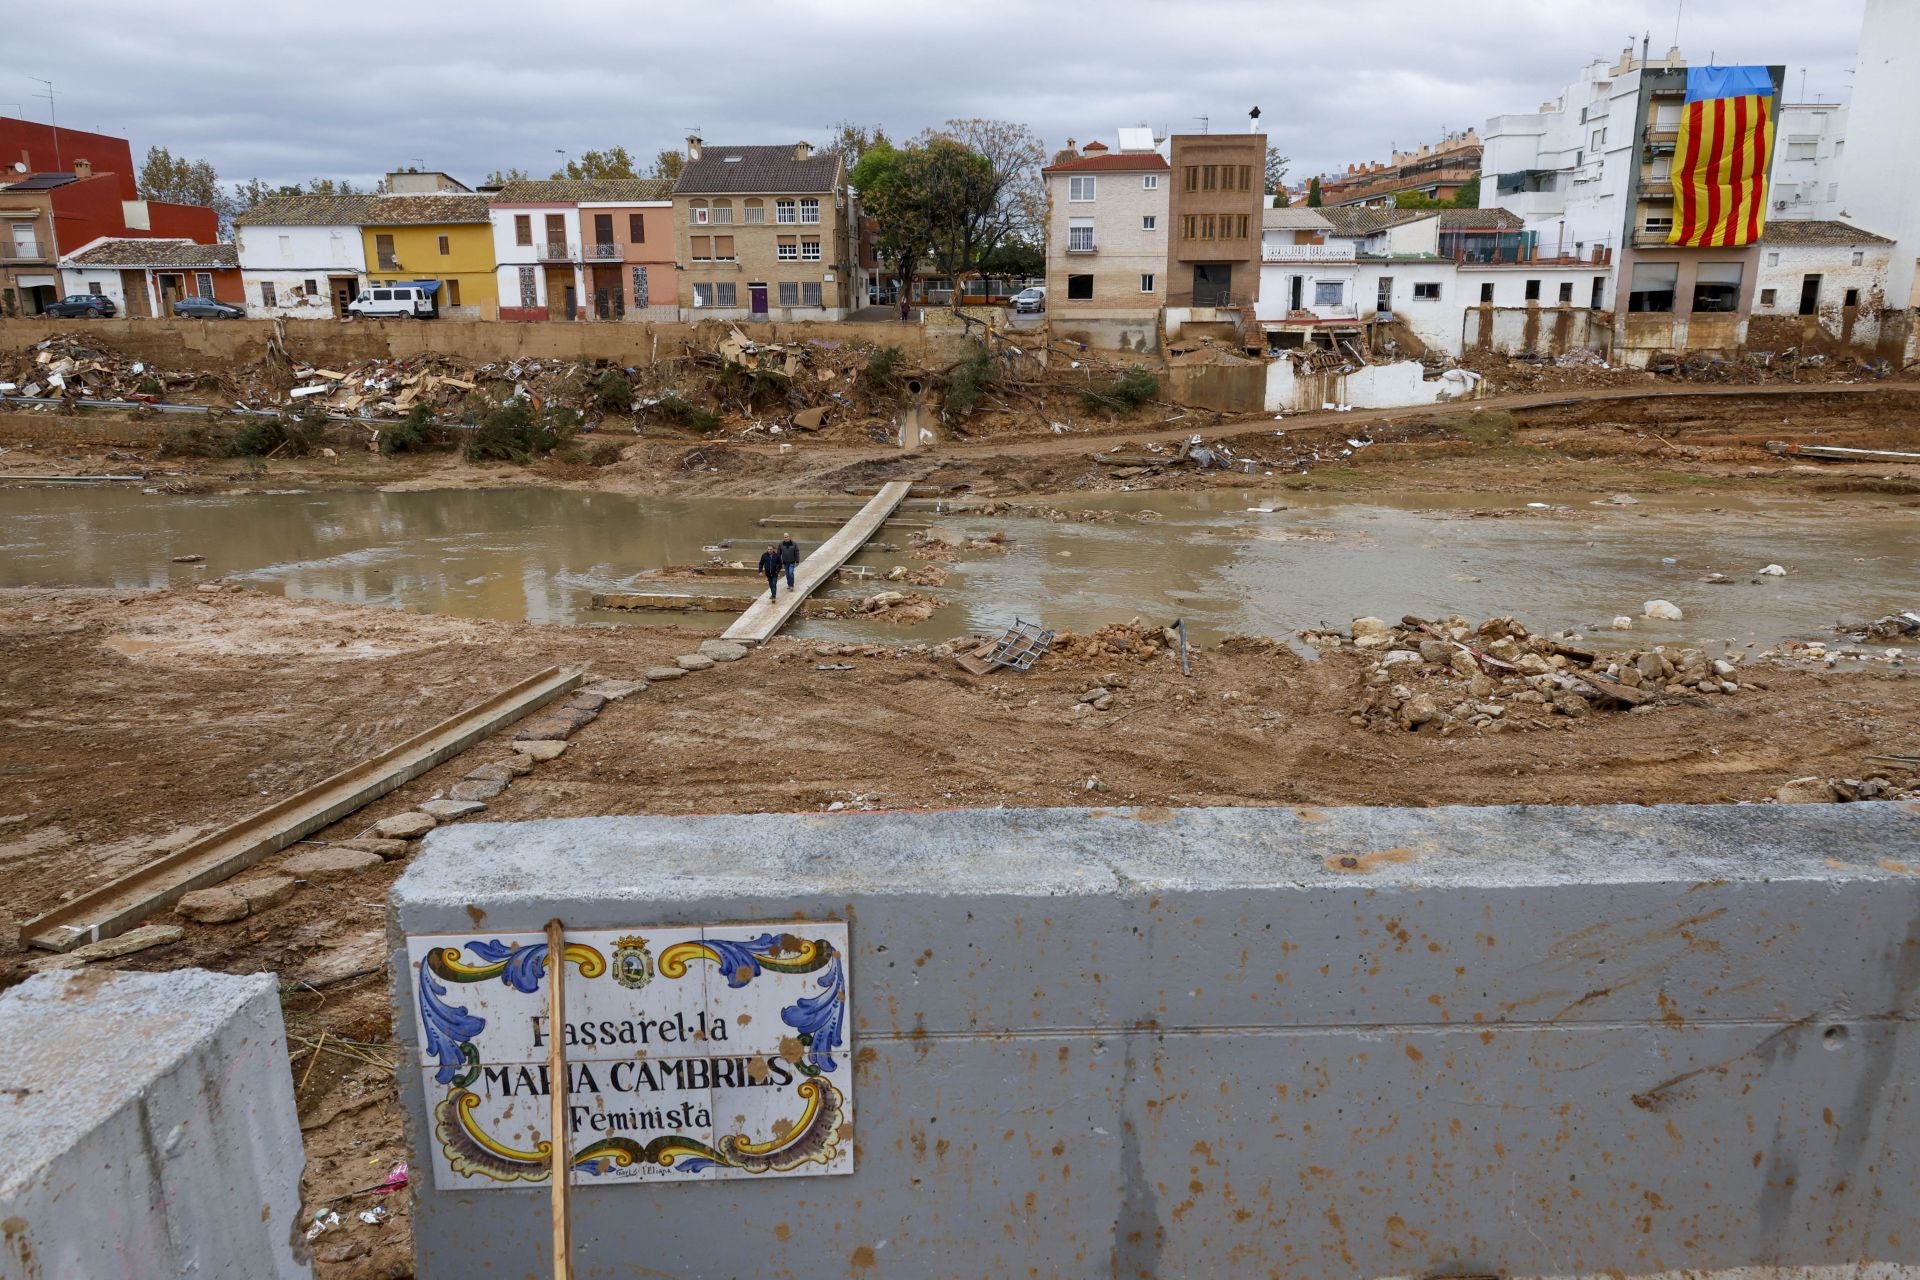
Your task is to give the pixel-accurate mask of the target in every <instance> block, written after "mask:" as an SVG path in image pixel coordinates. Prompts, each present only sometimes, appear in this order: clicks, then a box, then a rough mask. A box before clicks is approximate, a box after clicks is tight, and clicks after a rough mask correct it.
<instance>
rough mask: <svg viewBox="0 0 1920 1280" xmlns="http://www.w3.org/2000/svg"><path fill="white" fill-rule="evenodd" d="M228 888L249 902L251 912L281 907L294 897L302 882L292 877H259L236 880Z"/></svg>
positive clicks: (248, 907)
mask: <svg viewBox="0 0 1920 1280" xmlns="http://www.w3.org/2000/svg"><path fill="white" fill-rule="evenodd" d="M227 887H228V888H230V889H232V890H233V891H234V892H235V893H237V894H239V895H240V896H241V897H243V898H245V899H246V900H247V909H248V910H249V911H250V912H251V911H265V910H266V909H267V908H269V907H277V906H279V905H280V904H281V903H283V902H285V901H287V900H288V899H290V898H291V897H293V895H294V891H295V890H297V889H299V887H300V882H299V881H297V880H295V879H294V878H293V877H292V876H259V877H256V878H255V879H252V880H236V881H234V882H233V883H232V884H231V885H228V886H227Z"/></svg>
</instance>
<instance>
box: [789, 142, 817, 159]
mask: <svg viewBox="0 0 1920 1280" xmlns="http://www.w3.org/2000/svg"><path fill="white" fill-rule="evenodd" d="M812 154H813V144H812V143H811V142H796V143H794V144H793V158H794V159H795V160H805V159H806V158H807V157H808V156H811V155H812Z"/></svg>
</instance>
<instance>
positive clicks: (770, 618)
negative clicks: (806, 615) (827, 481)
mask: <svg viewBox="0 0 1920 1280" xmlns="http://www.w3.org/2000/svg"><path fill="white" fill-rule="evenodd" d="M909 487H910V486H909V484H908V483H907V481H905V480H895V481H893V482H892V483H890V484H886V485H882V486H881V488H880V492H879V493H877V494H875V495H874V496H873V497H872V499H870V500H869V501H868V503H867V505H866V506H864V507H862V508H860V510H859V511H858V512H857V513H856V514H855V515H854V517H853V519H851V520H849V521H847V522H846V523H845V524H844V525H842V526H840V529H839V531H838V532H837V533H835V534H834V535H833V536H832V537H830V538H828V539H827V540H826V541H825V542H823V543H821V544H820V547H819V549H818V550H816V551H815V552H814V553H813V554H812V555H810V556H808V557H807V558H806V559H805V560H802V561H801V562H800V564H799V567H798V569H796V571H795V575H794V584H793V586H792V587H791V588H789V589H788V590H787V591H785V592H783V593H781V596H780V598H779V599H778V600H774V599H771V598H769V597H767V596H762V597H760V599H758V600H756V601H755V602H754V603H753V604H752V605H751V606H749V607H748V609H747V611H746V612H745V613H743V614H741V615H740V616H739V618H737V619H736V620H735V621H734V624H733V625H732V626H730V627H728V628H727V629H726V631H725V632H723V633H722V638H724V639H727V640H735V641H738V642H740V643H741V644H763V643H765V642H766V640H767V639H768V638H769V637H771V636H772V635H773V634H774V632H776V631H778V630H780V628H781V627H783V626H785V625H786V623H787V620H788V619H789V618H791V617H792V616H793V615H794V613H795V612H796V611H798V609H799V608H800V602H801V601H803V600H805V599H806V598H807V597H808V596H809V595H811V594H812V593H813V591H814V589H815V588H816V587H818V586H819V585H820V584H821V583H823V582H825V581H826V580H827V578H828V577H829V576H831V575H832V573H833V572H834V571H835V570H836V569H838V568H839V567H840V566H841V565H843V564H845V563H846V562H847V560H848V558H849V557H851V556H852V555H853V553H854V552H856V551H858V550H859V549H860V548H861V547H862V546H864V545H866V542H867V539H869V538H871V537H873V535H874V534H876V533H878V532H879V531H880V526H881V525H883V524H885V523H886V522H887V517H888V516H890V515H892V514H893V512H894V509H895V508H896V507H898V506H899V505H900V503H901V501H902V500H903V499H905V498H906V496H907V490H908V488H909Z"/></svg>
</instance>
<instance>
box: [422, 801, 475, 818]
mask: <svg viewBox="0 0 1920 1280" xmlns="http://www.w3.org/2000/svg"><path fill="white" fill-rule="evenodd" d="M486 807H487V806H485V805H483V804H481V803H480V802H479V801H478V800H429V801H427V802H426V803H425V804H423V805H421V806H420V811H421V812H422V813H430V814H432V815H433V816H434V817H436V818H438V819H440V821H442V822H449V821H451V820H453V819H454V818H464V817H466V816H467V815H468V814H470V813H479V812H481V811H483V810H484V809H485V808H486Z"/></svg>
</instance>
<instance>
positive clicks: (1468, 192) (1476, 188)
mask: <svg viewBox="0 0 1920 1280" xmlns="http://www.w3.org/2000/svg"><path fill="white" fill-rule="evenodd" d="M1453 207H1454V208H1456V209H1478V208H1479V207H1480V175H1479V174H1477V173H1476V174H1474V175H1473V176H1472V177H1471V178H1468V179H1467V180H1466V182H1464V183H1462V184H1461V186H1460V189H1459V190H1458V191H1456V192H1454V193H1453Z"/></svg>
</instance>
